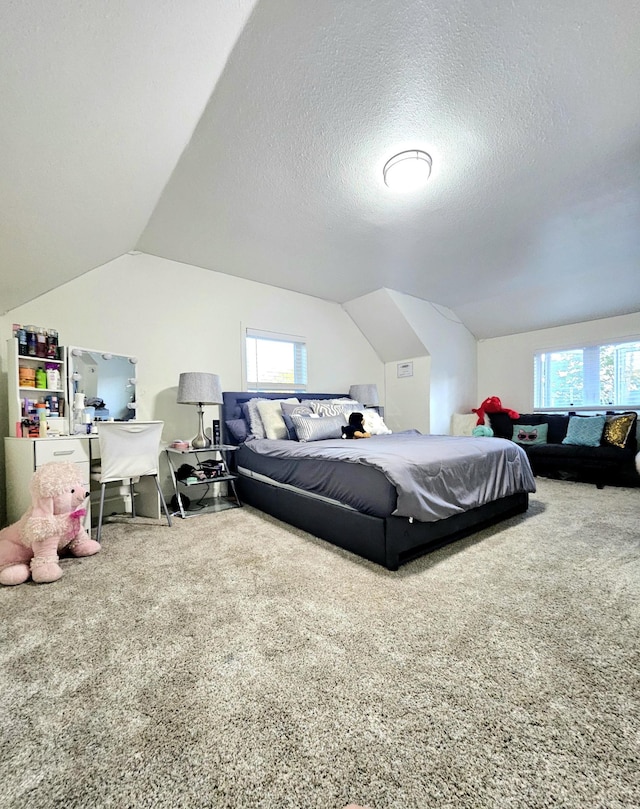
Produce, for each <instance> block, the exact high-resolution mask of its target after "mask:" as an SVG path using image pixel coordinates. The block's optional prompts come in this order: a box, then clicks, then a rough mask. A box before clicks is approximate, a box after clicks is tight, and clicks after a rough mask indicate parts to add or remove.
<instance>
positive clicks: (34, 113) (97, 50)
mask: <svg viewBox="0 0 640 809" xmlns="http://www.w3.org/2000/svg"><path fill="white" fill-rule="evenodd" d="M253 5H254V4H253V3H250V2H245V3H240V2H236V3H229V2H217V3H210V2H207V3H205V2H204V1H203V2H191V3H189V4H186V5H185V4H184V3H179V2H176V3H172V2H164V3H161V4H158V3H156V2H153V3H152V2H151V1H150V0H138V2H136V3H125V2H115V0H109V2H107V1H106V0H105V2H102V3H100V2H93V3H90V4H88V5H87V4H83V5H81V6H80V7H79V10H78V9H76V8H73V9H72V7H71V6H70V5H69V4H68V3H63V2H45V0H40V2H39V3H34V2H31V3H29V2H23V3H22V4H15V6H14V7H13V8H14V10H13V12H12V13H13V15H14V16H15V20H14V24H15V27H16V29H17V30H16V31H9V32H8V31H7V29H6V27H5V29H4V31H3V32H2V33H0V45H2V46H3V47H2V50H1V51H0V61H1V62H2V65H3V66H4V62H5V61H8V67H9V70H8V72H7V71H4V70H3V72H2V79H0V81H1V82H2V84H0V88H1V95H0V102H4V98H5V96H7V98H8V99H9V101H10V106H9V111H10V113H11V114H10V117H9V119H8V120H7V117H6V115H5V114H4V113H3V127H2V132H1V134H0V138H1V140H0V145H2V146H3V148H2V150H0V152H1V154H0V183H1V184H2V185H1V188H2V197H3V203H2V204H3V209H4V208H5V207H6V210H5V211H4V212H5V216H3V218H2V221H1V222H0V237H1V239H0V261H1V262H2V267H3V272H2V291H3V293H4V290H5V275H9V276H11V275H12V271H13V270H17V271H19V272H18V277H17V278H14V279H13V280H12V281H10V285H9V287H8V290H9V291H10V292H12V294H13V298H12V297H11V295H9V297H8V298H7V300H9V301H13V303H12V304H11V305H17V303H21V302H23V301H22V300H20V297H21V296H22V297H23V299H26V298H24V295H25V290H24V287H23V286H22V284H23V283H24V272H25V271H26V272H29V271H31V270H32V269H33V268H34V267H38V266H46V267H47V271H48V277H47V281H46V285H45V287H43V288H42V289H40V290H38V291H39V292H42V291H44V289H45V288H50V287H51V286H54V285H55V283H56V282H57V283H61V282H62V281H64V280H67V279H68V278H70V277H73V276H75V275H78V274H80V273H82V272H84V271H87V270H89V269H91V268H93V267H95V266H97V265H99V264H101V263H104V262H105V261H107V260H108V259H110V258H112V257H114V256H116V255H119V254H121V253H123V252H125V251H126V250H130V249H132V248H134V247H135V248H136V249H138V250H142V251H145V252H148V253H151V254H154V255H159V256H163V257H165V258H169V259H175V260H177V261H181V262H186V263H191V264H194V265H197V266H201V267H205V268H210V269H212V270H216V271H220V272H224V273H229V274H232V275H238V276H242V277H245V278H251V279H254V280H257V281H263V282H265V283H269V284H273V285H276V286H280V287H285V288H288V289H294V290H297V291H300V292H304V293H307V294H310V295H315V296H319V297H322V298H326V299H329V300H335V301H338V302H341V303H343V302H346V301H349V300H352V299H354V298H357V297H359V296H361V295H364V294H366V293H369V292H371V291H373V290H376V289H379V288H382V287H386V288H389V289H395V290H398V291H400V292H404V293H406V294H410V295H414V296H416V297H419V298H424V299H426V300H429V301H432V302H434V303H437V304H441V305H444V306H447V307H449V308H450V309H452V310H453V311H454V312H455V313H456V314H457V315H458V316H459V317H460V318H461V319H462V320H463V322H464V323H465V324H466V325H467V326H468V328H469V329H470V330H471V331H472V332H473V333H474V334H475V335H476V336H477V337H490V336H497V335H503V334H510V333H515V332H521V331H527V330H531V329H537V328H544V327H547V326H554V325H559V324H564V323H572V322H577V321H580V320H589V319H595V318H599V317H606V316H610V315H615V314H623V313H627V312H632V311H640V281H638V268H639V267H640V161H639V160H638V158H639V156H640V105H638V103H637V97H638V93H639V91H640V48H638V42H639V41H640V6H638V4H637V3H634V2H631V1H630V0H609V2H607V3H606V4H605V5H604V6H603V4H602V3H601V2H595V0H563V2H562V3H558V2H557V0H540V2H537V3H524V2H514V1H513V0H510V1H509V2H507V0H493V2H489V1H488V0H464V2H463V1H462V0H459V1H458V2H451V0H432V1H431V2H423V1H421V0H349V2H346V3H345V2H342V1H341V0H316V2H313V3H300V2H299V0H259V2H257V3H256V4H255V7H254V8H253V13H252V14H251V15H250V12H251V8H252V6H253ZM133 9H135V12H134V11H133ZM36 14H39V15H40V18H38V20H37V23H36ZM249 15H250V16H249ZM43 16H44V19H41V18H42V17H43ZM245 23H246V24H245ZM5 38H6V41H2V40H5ZM234 40H235V42H234ZM7 49H9V50H8V51H7ZM227 57H228V58H227ZM207 99H208V100H207ZM3 109H5V110H6V109H7V108H6V107H4V104H3ZM7 123H8V124H9V127H7V126H6V124H7ZM5 141H7V143H5ZM410 147H419V148H423V149H425V150H426V151H428V152H429V153H430V154H431V156H432V158H433V171H432V175H431V179H430V181H429V184H428V186H427V187H426V188H425V189H424V190H423V191H421V192H413V193H411V194H407V195H398V194H393V193H391V192H390V191H389V190H388V189H387V188H386V187H385V186H384V184H383V182H382V166H383V165H384V163H385V162H386V160H387V159H388V158H389V157H390V156H391V155H393V154H395V153H396V152H398V151H401V150H403V149H406V148H410ZM7 214H8V215H7ZM5 267H6V268H8V269H7V272H5ZM65 274H66V277H65ZM21 275H22V277H20V276H21ZM56 279H57V281H56ZM11 284H13V287H12V286H11ZM31 290H32V292H33V287H32V288H31ZM32 292H31V293H30V294H31V297H33V294H32ZM2 297H3V301H4V299H5V295H4V294H3V296H2ZM4 308H11V306H10V305H6V306H4Z"/></svg>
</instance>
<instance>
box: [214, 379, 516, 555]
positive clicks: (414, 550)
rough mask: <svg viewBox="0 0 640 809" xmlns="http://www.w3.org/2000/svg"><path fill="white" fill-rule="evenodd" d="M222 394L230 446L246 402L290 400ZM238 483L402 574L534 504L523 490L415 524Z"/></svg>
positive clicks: (277, 510) (246, 496) (278, 510)
mask: <svg viewBox="0 0 640 809" xmlns="http://www.w3.org/2000/svg"><path fill="white" fill-rule="evenodd" d="M290 395H291V394H290ZM222 396H223V405H222V430H223V432H222V435H223V437H224V440H225V443H227V444H234V445H235V444H237V441H235V440H234V439H233V438H232V436H231V435H230V433H229V430H228V429H227V427H226V422H227V421H229V420H230V419H237V418H240V417H241V415H240V413H241V410H240V408H241V405H242V404H243V403H245V402H248V401H249V399H252V398H255V397H258V396H259V397H260V398H262V399H285V398H287V396H288V394H282V393H279V394H270V393H248V392H247V391H225V392H224V393H223V394H222ZM344 396H346V394H344V393H306V392H305V393H304V394H299V398H301V399H302V398H304V399H335V398H339V397H344ZM230 454H231V455H235V453H230ZM237 483H238V493H239V495H240V498H241V499H242V500H243V502H245V503H248V504H249V505H251V506H254V507H255V508H257V509H260V511H264V512H266V513H267V514H270V515H271V516H272V517H276V518H277V519H279V520H282V521H283V522H286V523H288V524H289V525H293V526H295V527H296V528H301V529H302V530H304V531H307V532H308V533H309V534H313V536H315V537H319V538H320V539H324V540H326V541H328V542H331V543H332V544H334V545H337V546H338V547H340V548H344V549H345V550H348V551H351V552H352V553H355V554H357V555H358V556H362V557H364V558H365V559H369V560H370V561H371V562H376V563H377V564H379V565H382V566H383V567H386V568H387V569H388V570H397V569H398V567H399V566H400V565H402V564H404V563H405V562H408V561H410V560H411V559H415V558H416V557H418V556H422V555H423V554H424V553H426V552H427V551H430V550H434V549H435V548H438V547H441V546H442V545H445V544H448V543H449V542H453V541H454V540H456V539H460V538H461V537H464V536H468V535H469V534H472V533H474V532H476V531H479V530H480V529H482V528H486V527H487V526H490V525H494V524H495V523H498V522H501V521H502V520H506V519H508V518H509V517H513V516H515V515H516V514H522V513H523V512H525V511H526V510H527V508H528V505H529V495H528V494H527V493H526V492H522V493H519V494H513V495H510V496H509V497H503V498H501V499H499V500H495V501H493V502H491V503H487V504H486V505H484V506H479V507H478V508H474V509H471V510H470V511H466V512H464V513H462V514H456V515H454V516H453V517H448V518H447V519H445V520H439V521H437V522H429V523H426V522H418V521H417V520H413V521H410V520H409V519H407V518H406V517H372V516H370V515H368V514H360V513H359V512H357V511H352V510H350V509H347V508H343V507H341V506H338V505H333V504H332V503H328V502H326V501H324V500H319V499H317V498H315V497H311V496H309V495H307V494H304V493H303V492H296V491H292V490H291V489H285V488H283V487H280V486H274V485H272V484H270V483H267V482H264V481H261V480H256V479H255V478H248V477H246V476H243V475H240V477H239V478H238V481H237Z"/></svg>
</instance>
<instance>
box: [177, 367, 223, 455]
mask: <svg viewBox="0 0 640 809" xmlns="http://www.w3.org/2000/svg"><path fill="white" fill-rule="evenodd" d="M178 404H192V405H193V404H194V405H198V419H199V421H198V435H197V436H196V437H195V438H194V439H193V440H192V441H191V446H192V447H193V448H194V449H206V448H207V447H209V446H211V439H210V438H209V436H207V435H205V432H204V422H203V417H204V405H212V404H222V387H221V386H220V377H219V376H218V374H204V373H199V372H189V373H186V374H180V381H179V382H178Z"/></svg>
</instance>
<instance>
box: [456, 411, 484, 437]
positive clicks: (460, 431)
mask: <svg viewBox="0 0 640 809" xmlns="http://www.w3.org/2000/svg"><path fill="white" fill-rule="evenodd" d="M477 425H478V414H477V413H454V414H453V416H451V435H473V428H474V427H476V426H477Z"/></svg>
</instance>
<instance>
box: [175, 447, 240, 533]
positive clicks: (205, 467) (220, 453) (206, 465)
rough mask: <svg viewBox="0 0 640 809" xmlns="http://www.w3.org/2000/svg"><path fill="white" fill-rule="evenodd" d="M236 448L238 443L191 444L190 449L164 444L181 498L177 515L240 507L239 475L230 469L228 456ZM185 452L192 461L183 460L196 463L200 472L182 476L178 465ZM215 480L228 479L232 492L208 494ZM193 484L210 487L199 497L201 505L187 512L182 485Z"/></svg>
mask: <svg viewBox="0 0 640 809" xmlns="http://www.w3.org/2000/svg"><path fill="white" fill-rule="evenodd" d="M237 449H238V447H236V446H233V445H231V444H212V445H211V446H209V447H206V448H205V449H194V448H193V447H189V449H175V448H174V447H166V448H165V452H166V455H167V461H168V463H169V472H170V473H171V480H172V481H173V490H174V492H175V495H176V500H177V502H178V510H177V511H174V512H173V514H174V516H177V517H182V519H183V520H184V519H186V518H187V517H197V516H198V515H200V514H209V513H211V512H212V511H225V510H226V509H228V508H239V507H240V506H242V503H241V502H240V498H239V497H238V492H237V490H236V479H237V477H238V476H237V475H233V474H231V472H229V465H228V463H227V459H226V453H227V452H232V451H233V450H237ZM185 456H189V457H190V458H191V459H192V460H191V462H189V461H184V462H185V463H189V465H190V466H193V467H194V469H195V471H196V473H199V475H194V476H193V477H188V478H185V479H184V480H179V479H178V468H179V467H180V466H181V465H182V464H183V460H182V459H183V458H184V457H185ZM216 483H227V485H228V487H229V490H230V494H228V495H227V496H226V497H225V496H221V495H211V496H208V491H209V487H210V486H212V485H213V484H216ZM191 486H198V487H202V486H206V487H207V489H206V490H205V491H204V493H203V494H202V495H201V497H200V500H199V501H198V502H199V503H200V504H201V507H200V508H198V509H194V511H193V512H192V513H187V510H186V509H185V507H184V503H183V500H182V497H181V494H180V490H181V487H184V488H186V489H188V488H190V487H191ZM200 490H201V488H200Z"/></svg>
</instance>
